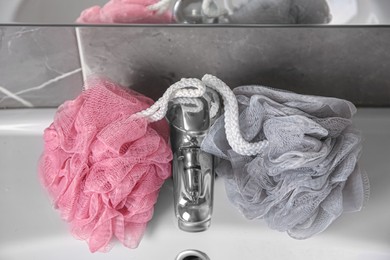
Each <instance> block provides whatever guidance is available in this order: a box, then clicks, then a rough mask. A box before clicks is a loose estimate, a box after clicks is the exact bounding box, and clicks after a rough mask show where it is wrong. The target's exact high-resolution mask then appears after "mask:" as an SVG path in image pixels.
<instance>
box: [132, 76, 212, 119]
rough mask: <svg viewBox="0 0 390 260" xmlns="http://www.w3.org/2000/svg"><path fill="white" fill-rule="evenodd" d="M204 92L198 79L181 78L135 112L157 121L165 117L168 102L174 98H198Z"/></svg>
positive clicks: (204, 88) (203, 87) (137, 114)
mask: <svg viewBox="0 0 390 260" xmlns="http://www.w3.org/2000/svg"><path fill="white" fill-rule="evenodd" d="M205 92H206V85H205V84H204V83H203V82H202V81H201V80H199V79H182V80H180V81H179V82H176V83H175V84H173V85H172V86H170V87H169V88H168V89H167V91H165V93H164V95H163V96H162V97H161V98H160V99H159V100H157V101H156V103H154V104H153V105H152V106H151V107H149V108H148V109H145V110H143V111H141V112H138V113H136V114H135V116H141V117H147V118H149V120H150V121H151V122H155V121H159V120H161V119H163V118H164V117H165V114H166V113H167V110H168V103H169V101H171V100H172V99H175V98H198V97H201V96H203V94H204V93H205Z"/></svg>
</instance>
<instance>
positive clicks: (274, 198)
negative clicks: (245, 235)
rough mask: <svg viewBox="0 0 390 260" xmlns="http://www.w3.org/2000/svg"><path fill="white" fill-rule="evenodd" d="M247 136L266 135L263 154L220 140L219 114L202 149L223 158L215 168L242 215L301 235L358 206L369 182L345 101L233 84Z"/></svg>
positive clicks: (350, 110)
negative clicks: (246, 153)
mask: <svg viewBox="0 0 390 260" xmlns="http://www.w3.org/2000/svg"><path fill="white" fill-rule="evenodd" d="M234 93H235V95H236V97H237V100H238V105H239V112H240V113H239V114H240V117H239V125H240V130H241V133H242V135H243V137H244V138H245V139H246V141H251V142H257V141H261V140H268V142H269V143H268V145H267V146H266V148H265V150H264V151H263V153H261V154H258V155H257V156H242V155H239V154H238V153H236V152H234V151H233V150H232V148H231V147H230V146H229V144H228V142H227V140H226V134H225V126H224V117H223V116H221V117H220V118H219V119H218V120H217V121H216V123H215V124H214V125H213V127H212V128H211V129H210V132H209V134H208V136H207V137H206V138H205V140H204V142H203V144H202V149H203V150H205V151H207V152H209V153H211V154H214V155H215V156H217V157H219V158H221V159H223V160H221V163H219V165H218V166H217V168H216V172H217V174H218V175H219V176H221V177H222V178H224V179H225V182H226V192H227V195H228V197H229V199H230V201H231V202H232V203H233V204H234V205H235V206H236V207H237V208H238V209H239V210H240V211H241V212H242V214H243V215H244V216H245V217H247V218H249V219H256V218H261V219H264V220H265V221H266V222H267V224H268V225H269V227H270V228H272V229H276V230H279V231H287V232H288V234H289V235H290V236H291V237H294V238H297V239H305V238H309V237H310V236H312V235H314V234H317V233H319V232H322V231H323V230H324V229H326V228H327V227H328V226H329V225H330V224H331V223H332V222H333V221H334V220H335V219H336V218H337V217H339V216H340V215H341V213H342V212H345V211H349V212H351V211H357V210H360V209H361V208H362V206H363V204H364V202H365V201H366V200H367V198H368V194H369V185H368V179H367V177H366V175H365V174H364V173H362V171H361V170H360V169H359V167H358V159H359V156H360V153H361V140H362V138H361V134H360V132H359V131H358V130H357V129H356V128H355V127H354V126H353V125H352V116H353V115H354V114H355V112H356V108H355V106H354V105H353V104H352V103H350V102H349V101H346V100H341V99H336V98H328V97H317V96H307V95H299V94H295V93H291V92H285V91H279V90H275V89H270V88H266V87H261V86H244V87H239V88H236V89H234Z"/></svg>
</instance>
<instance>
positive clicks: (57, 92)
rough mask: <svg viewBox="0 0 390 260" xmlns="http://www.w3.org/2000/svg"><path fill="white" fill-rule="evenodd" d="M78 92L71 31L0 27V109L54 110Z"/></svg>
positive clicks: (79, 80)
mask: <svg viewBox="0 0 390 260" xmlns="http://www.w3.org/2000/svg"><path fill="white" fill-rule="evenodd" d="M81 89H82V73H81V65H80V59H79V52H78V48H77V40H76V34H75V29H74V28H72V27H33V26H27V27H20V26H3V27H0V108H13V107H51V106H53V107H55V106H58V105H59V104H61V103H63V102H64V101H65V100H68V99H71V98H74V97H75V96H76V95H77V94H79V93H80V91H81Z"/></svg>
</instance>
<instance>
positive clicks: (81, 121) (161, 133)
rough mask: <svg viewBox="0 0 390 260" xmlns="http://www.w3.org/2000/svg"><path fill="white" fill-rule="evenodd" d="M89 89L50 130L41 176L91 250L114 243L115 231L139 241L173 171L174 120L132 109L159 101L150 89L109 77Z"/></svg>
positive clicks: (130, 244) (65, 108)
mask: <svg viewBox="0 0 390 260" xmlns="http://www.w3.org/2000/svg"><path fill="white" fill-rule="evenodd" d="M91 86H92V87H91ZM86 89H87V90H86V91H84V92H83V93H82V94H81V95H80V96H79V97H77V98H76V99H75V100H72V101H68V102H65V103H64V104H63V105H62V106H61V107H60V108H59V109H58V111H57V113H56V115H55V118H54V122H53V123H52V124H51V125H50V126H49V127H48V128H47V129H46V130H45V132H44V141H45V149H44V153H43V155H42V157H41V160H40V164H39V176H40V179H41V182H42V184H43V186H44V187H45V188H46V189H47V190H48V192H49V194H50V196H51V198H52V199H53V202H54V206H55V207H56V208H57V209H58V210H59V211H60V213H61V216H62V218H63V219H64V220H66V221H67V222H69V224H70V227H71V232H72V234H73V235H74V236H75V237H77V238H80V239H84V240H86V241H87V242H88V244H89V248H90V250H91V252H95V251H98V250H99V251H108V250H109V249H110V245H109V244H110V241H111V239H112V238H113V237H116V238H117V239H118V240H119V241H121V242H122V243H123V244H124V245H125V246H127V247H129V248H136V247H137V246H138V244H139V242H140V240H141V238H142V235H143V233H144V231H145V229H146V225H147V222H148V221H149V220H150V219H151V218H152V215H153V208H154V204H155V203H156V200H157V196H158V193H159V190H160V188H161V186H162V184H163V182H164V180H165V179H167V178H168V177H170V175H171V165H170V161H171V160H172V152H171V149H170V146H169V144H168V138H169V127H168V124H167V122H166V121H165V120H161V121H158V122H156V123H149V122H148V121H147V120H146V119H144V118H135V117H130V116H131V115H133V114H134V113H136V112H138V111H141V110H143V109H145V108H148V107H149V106H150V105H151V104H152V103H153V101H152V100H151V99H149V98H147V97H145V96H142V95H140V94H137V93H136V92H134V91H131V90H125V89H123V88H121V87H120V86H118V85H115V84H113V83H111V82H109V81H108V80H102V79H95V80H92V81H90V82H89V83H88V84H87V88H86Z"/></svg>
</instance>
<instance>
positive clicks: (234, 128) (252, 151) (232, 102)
mask: <svg viewBox="0 0 390 260" xmlns="http://www.w3.org/2000/svg"><path fill="white" fill-rule="evenodd" d="M202 81H203V82H204V83H205V84H206V85H207V86H208V87H210V88H212V89H214V90H215V91H217V92H218V93H219V94H220V95H221V96H222V99H223V102H224V108H225V113H224V115H225V131H226V139H227V141H228V142H229V145H230V146H231V147H232V149H233V150H234V151H235V152H236V153H238V154H241V155H246V156H251V155H257V154H260V153H262V151H263V150H264V147H265V146H266V145H267V144H268V141H267V140H264V141H260V142H257V143H250V142H247V141H246V140H245V139H244V138H243V137H242V135H241V132H240V128H239V125H238V113H239V112H238V104H237V99H236V96H235V95H234V93H233V91H232V90H231V89H230V88H229V87H228V86H227V85H226V84H225V83H224V82H223V81H222V80H220V79H218V78H217V77H215V76H212V75H208V74H206V75H204V76H203V78H202Z"/></svg>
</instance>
